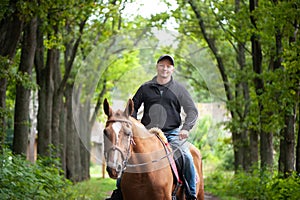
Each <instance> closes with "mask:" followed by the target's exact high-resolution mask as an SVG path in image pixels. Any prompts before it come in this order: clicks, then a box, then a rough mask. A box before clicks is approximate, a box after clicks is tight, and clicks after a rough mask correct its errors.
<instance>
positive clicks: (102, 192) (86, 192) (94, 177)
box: [73, 166, 116, 200]
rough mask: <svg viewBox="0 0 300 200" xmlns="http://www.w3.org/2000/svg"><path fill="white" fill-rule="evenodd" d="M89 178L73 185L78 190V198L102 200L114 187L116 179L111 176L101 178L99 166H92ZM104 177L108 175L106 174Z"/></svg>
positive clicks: (79, 199) (82, 199)
mask: <svg viewBox="0 0 300 200" xmlns="http://www.w3.org/2000/svg"><path fill="white" fill-rule="evenodd" d="M90 173H91V179H90V180H87V181H84V182H80V183H78V184H76V185H74V186H73V187H74V188H73V189H74V191H77V192H78V198H77V199H78V200H103V199H105V198H107V197H109V196H110V194H111V192H112V190H114V189H115V188H116V181H115V180H113V179H111V178H102V171H101V167H100V166H92V167H91V169H90ZM105 177H108V176H107V175H106V176H105Z"/></svg>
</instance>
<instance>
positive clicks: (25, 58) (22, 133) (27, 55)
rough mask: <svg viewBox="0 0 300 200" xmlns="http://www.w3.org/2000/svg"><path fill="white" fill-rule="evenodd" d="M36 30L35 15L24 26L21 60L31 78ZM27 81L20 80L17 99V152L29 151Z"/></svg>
mask: <svg viewBox="0 0 300 200" xmlns="http://www.w3.org/2000/svg"><path fill="white" fill-rule="evenodd" d="M36 30H37V18H36V17H34V18H33V19H32V20H30V22H28V23H27V24H26V26H25V28H24V34H23V40H22V52H21V62H20V66H19V73H20V74H21V76H22V75H24V76H26V77H28V78H29V80H31V75H32V69H33V63H34V55H35V49H36ZM25 84H26V83H22V82H18V83H17V88H16V100H15V119H14V140H13V152H14V153H17V154H24V155H26V153H27V146H28V135H29V130H30V119H29V116H30V113H29V103H30V90H31V88H30V86H29V85H28V83H27V85H25Z"/></svg>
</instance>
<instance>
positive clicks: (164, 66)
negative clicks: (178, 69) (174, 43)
mask: <svg viewBox="0 0 300 200" xmlns="http://www.w3.org/2000/svg"><path fill="white" fill-rule="evenodd" d="M156 70H157V76H159V77H160V78H169V77H171V75H172V74H173V72H174V66H173V65H172V63H171V61H170V60H168V59H163V60H161V61H160V62H159V63H157V65H156Z"/></svg>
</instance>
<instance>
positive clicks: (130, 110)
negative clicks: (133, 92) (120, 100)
mask: <svg viewBox="0 0 300 200" xmlns="http://www.w3.org/2000/svg"><path fill="white" fill-rule="evenodd" d="M133 110H134V107H133V101H132V99H129V100H128V102H127V105H126V108H125V111H124V113H125V115H126V116H127V117H129V116H131V115H132V113H133Z"/></svg>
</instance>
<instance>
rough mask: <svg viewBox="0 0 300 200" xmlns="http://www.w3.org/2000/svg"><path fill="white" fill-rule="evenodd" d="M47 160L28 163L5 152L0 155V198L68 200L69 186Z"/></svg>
mask: <svg viewBox="0 0 300 200" xmlns="http://www.w3.org/2000/svg"><path fill="white" fill-rule="evenodd" d="M49 160H51V159H42V160H40V161H37V162H36V163H35V164H32V163H30V162H28V161H27V160H25V159H24V158H23V157H21V156H15V155H12V153H11V152H9V151H7V150H6V151H5V152H4V154H2V155H0V161H1V163H0V165H1V166H0V168H1V169H0V170H1V171H0V196H1V199H3V200H4V199H10V200H11V199H24V200H27V199H28V200H29V199H30V200H31V199H72V196H74V192H73V191H71V189H70V186H71V185H72V183H71V182H70V181H68V180H66V179H65V178H64V177H63V176H62V175H60V173H61V171H60V170H58V168H57V167H55V165H54V164H50V163H51V162H49ZM43 163H48V165H47V166H45V165H44V164H43ZM52 163H55V162H52ZM73 199H75V198H73Z"/></svg>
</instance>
